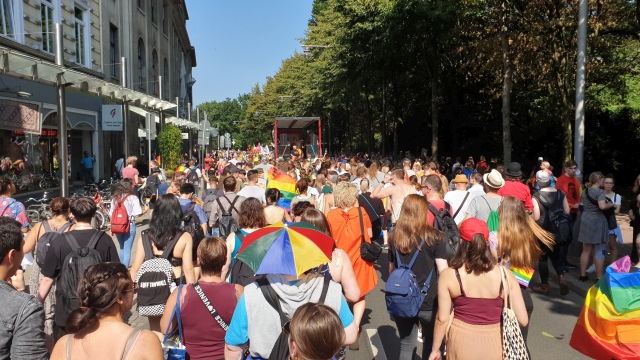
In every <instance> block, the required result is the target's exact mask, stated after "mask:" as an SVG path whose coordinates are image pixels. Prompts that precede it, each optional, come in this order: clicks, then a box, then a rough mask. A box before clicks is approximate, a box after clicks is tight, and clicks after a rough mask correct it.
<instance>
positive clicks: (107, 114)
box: [102, 105, 122, 131]
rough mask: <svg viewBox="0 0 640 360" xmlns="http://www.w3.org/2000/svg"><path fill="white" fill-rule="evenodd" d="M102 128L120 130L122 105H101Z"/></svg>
mask: <svg viewBox="0 0 640 360" xmlns="http://www.w3.org/2000/svg"><path fill="white" fill-rule="evenodd" d="M102 130H104V131H122V105H102Z"/></svg>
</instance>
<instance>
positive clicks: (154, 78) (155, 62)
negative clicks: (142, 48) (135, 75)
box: [151, 49, 158, 95]
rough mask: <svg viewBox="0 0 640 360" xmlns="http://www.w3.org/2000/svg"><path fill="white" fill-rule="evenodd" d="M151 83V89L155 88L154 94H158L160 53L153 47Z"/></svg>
mask: <svg viewBox="0 0 640 360" xmlns="http://www.w3.org/2000/svg"><path fill="white" fill-rule="evenodd" d="M151 77H152V78H151V83H152V84H153V86H152V87H151V89H152V90H153V94H154V95H157V94H158V53H157V52H156V49H153V54H152V55H151Z"/></svg>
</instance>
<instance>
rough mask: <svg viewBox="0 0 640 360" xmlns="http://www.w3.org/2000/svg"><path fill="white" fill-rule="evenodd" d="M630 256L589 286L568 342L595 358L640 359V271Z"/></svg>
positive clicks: (609, 268)
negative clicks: (632, 262) (635, 270)
mask: <svg viewBox="0 0 640 360" xmlns="http://www.w3.org/2000/svg"><path fill="white" fill-rule="evenodd" d="M630 267H631V261H630V260H629V257H628V256H625V257H624V258H621V259H619V260H618V261H616V262H614V263H613V264H611V265H610V266H609V267H608V268H607V272H606V275H605V276H603V277H602V278H601V279H600V280H599V281H598V282H597V283H596V284H595V285H594V286H592V287H591V289H589V292H588V293H587V297H586V299H585V303H584V307H583V308H582V312H581V313H580V316H579V317H578V321H577V323H576V326H575V327H574V329H573V334H572V335H571V341H570V342H569V344H570V345H571V347H573V348H574V349H576V350H578V351H580V352H581V353H583V354H585V355H587V356H589V357H591V358H594V359H619V360H623V359H640V273H638V272H636V273H630V272H629V270H630Z"/></svg>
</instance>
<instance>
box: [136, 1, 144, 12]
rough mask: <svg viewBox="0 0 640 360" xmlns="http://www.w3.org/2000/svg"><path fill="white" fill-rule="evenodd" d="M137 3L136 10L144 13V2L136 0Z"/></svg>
mask: <svg viewBox="0 0 640 360" xmlns="http://www.w3.org/2000/svg"><path fill="white" fill-rule="evenodd" d="M136 2H137V3H138V9H140V10H141V11H143V12H144V0H136Z"/></svg>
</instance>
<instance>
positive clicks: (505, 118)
mask: <svg viewBox="0 0 640 360" xmlns="http://www.w3.org/2000/svg"><path fill="white" fill-rule="evenodd" d="M507 11H508V9H507V4H506V2H505V1H503V2H502V28H501V30H500V39H501V41H502V76H503V78H502V149H503V153H504V155H503V156H504V164H505V165H506V164H509V163H510V162H511V146H512V143H511V87H512V83H513V79H512V73H513V68H512V66H511V61H510V60H509V34H508V32H507V31H508V29H507Z"/></svg>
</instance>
